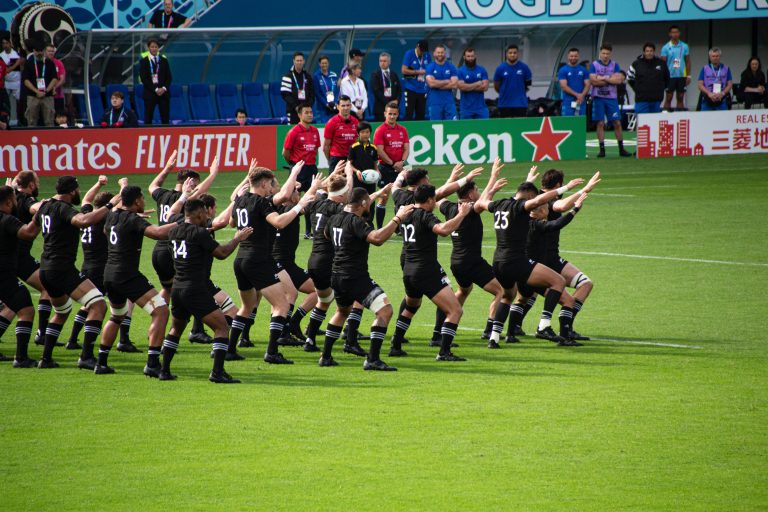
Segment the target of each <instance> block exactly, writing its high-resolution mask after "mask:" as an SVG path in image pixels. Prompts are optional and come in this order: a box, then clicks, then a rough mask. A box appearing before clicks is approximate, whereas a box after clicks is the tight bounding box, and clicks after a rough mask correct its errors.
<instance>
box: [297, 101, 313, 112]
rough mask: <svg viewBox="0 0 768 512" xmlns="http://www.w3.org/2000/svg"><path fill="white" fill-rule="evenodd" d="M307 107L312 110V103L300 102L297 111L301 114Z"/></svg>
mask: <svg viewBox="0 0 768 512" xmlns="http://www.w3.org/2000/svg"><path fill="white" fill-rule="evenodd" d="M305 108H308V109H310V110H311V109H312V105H310V104H309V103H299V104H298V105H296V113H297V114H301V112H302V111H303V110H304V109H305Z"/></svg>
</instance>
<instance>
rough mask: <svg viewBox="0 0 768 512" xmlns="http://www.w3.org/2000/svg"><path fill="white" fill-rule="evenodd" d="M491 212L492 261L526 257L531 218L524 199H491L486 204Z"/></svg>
mask: <svg viewBox="0 0 768 512" xmlns="http://www.w3.org/2000/svg"><path fill="white" fill-rule="evenodd" d="M488 211H489V212H491V213H492V214H493V228H494V229H495V230H496V251H495V252H494V253H493V261H499V262H506V261H514V260H518V259H524V258H526V255H525V243H526V241H527V240H528V223H529V221H530V220H531V219H530V216H529V215H528V212H527V211H526V209H525V201H523V200H520V201H518V200H517V199H515V198H514V197H510V198H507V199H500V200H498V201H493V202H491V203H490V204H489V205H488Z"/></svg>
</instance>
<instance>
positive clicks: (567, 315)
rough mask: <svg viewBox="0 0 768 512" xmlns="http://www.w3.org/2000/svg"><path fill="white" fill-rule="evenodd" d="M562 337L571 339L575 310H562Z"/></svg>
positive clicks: (563, 308) (564, 308)
mask: <svg viewBox="0 0 768 512" xmlns="http://www.w3.org/2000/svg"><path fill="white" fill-rule="evenodd" d="M559 320H560V336H561V337H563V338H570V337H571V325H572V322H573V309H572V308H566V307H562V308H560V318H559Z"/></svg>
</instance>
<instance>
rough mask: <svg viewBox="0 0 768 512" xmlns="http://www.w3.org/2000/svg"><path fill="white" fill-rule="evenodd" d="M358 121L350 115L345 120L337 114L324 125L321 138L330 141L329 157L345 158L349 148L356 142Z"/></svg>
mask: <svg viewBox="0 0 768 512" xmlns="http://www.w3.org/2000/svg"><path fill="white" fill-rule="evenodd" d="M359 123H360V121H359V120H358V119H357V118H356V117H355V116H352V115H350V116H349V117H348V118H347V119H346V120H345V119H344V118H342V117H341V115H340V114H337V115H335V116H333V117H331V118H330V119H329V120H328V122H327V123H325V129H324V130H323V138H324V139H325V140H330V141H331V156H335V157H339V158H346V157H347V155H349V148H350V147H352V144H354V143H355V141H356V140H357V125H358V124H359Z"/></svg>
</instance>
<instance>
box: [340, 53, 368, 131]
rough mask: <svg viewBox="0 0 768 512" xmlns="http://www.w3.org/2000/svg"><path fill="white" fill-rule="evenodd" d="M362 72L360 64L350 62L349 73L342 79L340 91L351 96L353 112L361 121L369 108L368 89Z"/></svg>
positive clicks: (343, 94)
mask: <svg viewBox="0 0 768 512" xmlns="http://www.w3.org/2000/svg"><path fill="white" fill-rule="evenodd" d="M362 72H363V69H362V68H361V67H360V64H355V63H354V62H353V63H352V64H350V66H349V74H348V75H347V76H345V77H344V78H343V79H342V80H341V90H340V91H339V92H340V93H341V95H342V96H349V99H350V100H352V113H353V114H355V115H356V116H357V118H358V119H359V120H361V121H362V120H363V119H364V118H365V110H366V109H367V108H368V91H367V89H366V88H365V82H363V79H362V78H360V75H361V73H362Z"/></svg>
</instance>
